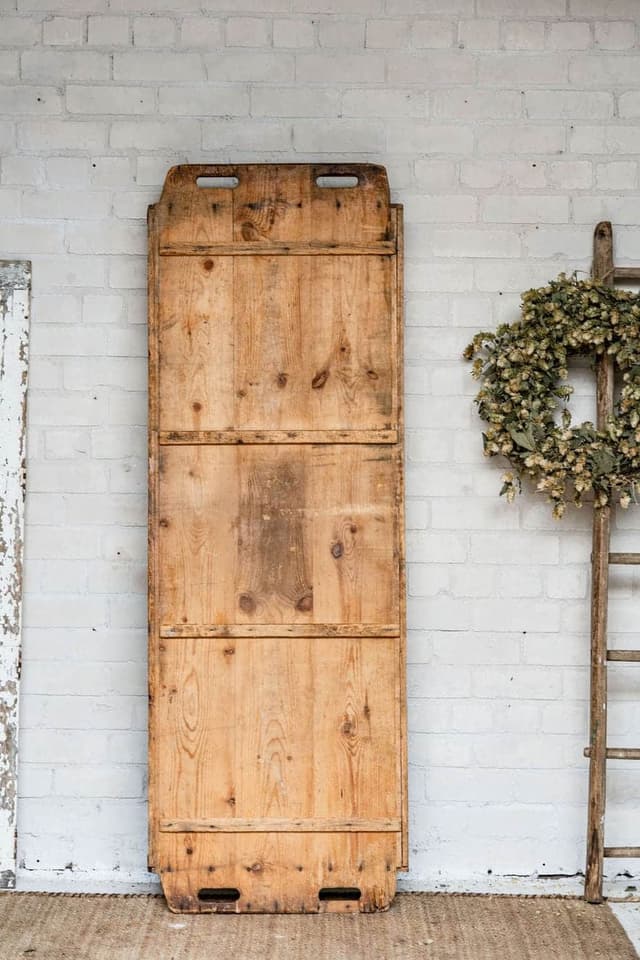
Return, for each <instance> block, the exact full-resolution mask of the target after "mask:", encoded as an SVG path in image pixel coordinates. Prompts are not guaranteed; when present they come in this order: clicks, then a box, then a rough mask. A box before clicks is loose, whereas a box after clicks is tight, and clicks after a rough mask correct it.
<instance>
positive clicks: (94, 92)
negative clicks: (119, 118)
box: [67, 85, 156, 116]
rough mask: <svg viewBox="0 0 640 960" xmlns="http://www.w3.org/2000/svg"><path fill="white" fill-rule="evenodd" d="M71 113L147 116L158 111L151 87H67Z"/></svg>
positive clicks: (68, 106)
mask: <svg viewBox="0 0 640 960" xmlns="http://www.w3.org/2000/svg"><path fill="white" fill-rule="evenodd" d="M67 109H68V110H69V112H70V113H86V114H89V115H92V116H95V115H98V114H116V115H117V114H132V113H133V114H145V113H154V112H155V109H156V105H155V95H154V91H153V90H151V89H150V88H149V87H125V86H109V87H93V86H74V85H69V86H67Z"/></svg>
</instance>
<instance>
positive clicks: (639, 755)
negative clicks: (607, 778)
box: [584, 747, 640, 760]
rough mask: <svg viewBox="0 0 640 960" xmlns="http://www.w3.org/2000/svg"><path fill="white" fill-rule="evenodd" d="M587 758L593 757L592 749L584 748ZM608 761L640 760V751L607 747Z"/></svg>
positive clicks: (632, 748)
mask: <svg viewBox="0 0 640 960" xmlns="http://www.w3.org/2000/svg"><path fill="white" fill-rule="evenodd" d="M584 755H585V757H590V756H591V747H585V748H584ZM607 760H640V749H637V748H636V747H607Z"/></svg>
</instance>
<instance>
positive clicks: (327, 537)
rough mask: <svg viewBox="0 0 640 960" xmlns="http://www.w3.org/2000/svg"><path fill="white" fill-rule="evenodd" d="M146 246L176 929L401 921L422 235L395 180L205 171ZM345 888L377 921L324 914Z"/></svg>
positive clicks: (154, 835)
mask: <svg viewBox="0 0 640 960" xmlns="http://www.w3.org/2000/svg"><path fill="white" fill-rule="evenodd" d="M331 175H341V176H344V175H354V176H356V177H357V186H355V187H346V186H339V187H331V188H329V189H325V188H323V187H321V186H320V185H319V184H318V182H317V178H318V177H323V176H331ZM198 177H236V178H237V180H238V185H237V187H236V188H235V189H233V190H230V189H228V188H225V187H221V186H213V187H206V188H204V189H202V188H200V187H198V186H197V184H196V181H197V178H198ZM149 222H150V281H149V294H150V297H149V299H150V307H149V311H150V312H149V321H150V339H149V343H150V384H151V386H150V463H151V467H150V492H151V497H150V541H149V542H150V592H149V611H150V651H149V655H150V704H151V712H150V724H151V731H150V784H151V785H150V833H151V847H152V850H151V855H150V864H151V865H152V866H153V867H154V868H155V869H156V870H158V872H159V873H160V876H161V880H162V884H163V889H164V891H165V894H166V896H167V901H168V903H169V906H170V908H171V909H172V910H176V911H182V912H230V911H231V912H265V911H267V912H269V911H271V912H293V911H301V912H322V911H339V912H346V913H349V912H353V911H365V912H366V911H372V910H379V909H385V908H386V907H388V905H389V903H390V902H391V899H392V897H393V894H394V891H395V872H396V870H397V869H398V868H399V867H400V865H401V864H404V863H406V856H407V794H406V732H405V724H406V715H405V711H406V707H405V691H404V660H405V638H404V633H405V611H404V564H403V561H402V554H403V550H404V517H403V510H404V491H403V485H402V473H403V463H402V457H403V448H402V381H401V365H402V310H401V303H402V259H401V240H402V220H401V211H400V209H399V208H397V207H394V208H393V209H392V208H391V206H390V204H389V193H388V185H387V181H386V174H385V172H384V170H383V168H380V167H375V166H370V165H358V164H355V165H354V164H338V165H328V164H322V165H288V164H277V165H194V166H189V167H184V166H183V167H176V168H173V169H172V170H171V171H170V172H169V174H168V175H167V179H166V182H165V187H164V189H163V194H162V197H161V199H160V201H159V203H158V204H156V206H155V208H153V211H152V213H151V215H150V221H149ZM338 887H346V888H358V890H359V895H358V897H357V899H351V900H349V899H348V900H344V899H335V898H334V899H329V900H325V899H322V900H321V899H320V896H319V893H320V890H321V889H323V888H338ZM235 889H237V895H236V894H233V896H227V894H226V893H225V891H227V892H228V891H229V890H231V891H232V892H233V890H235Z"/></svg>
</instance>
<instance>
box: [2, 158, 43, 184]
mask: <svg viewBox="0 0 640 960" xmlns="http://www.w3.org/2000/svg"><path fill="white" fill-rule="evenodd" d="M43 179H44V175H43V170H42V160H40V159H39V158H37V157H3V159H2V167H1V177H0V180H1V182H2V184H3V185H4V184H10V185H14V184H18V185H24V186H36V185H37V184H39V183H42V180H43Z"/></svg>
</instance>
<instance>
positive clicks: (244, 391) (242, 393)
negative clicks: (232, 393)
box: [237, 390, 247, 399]
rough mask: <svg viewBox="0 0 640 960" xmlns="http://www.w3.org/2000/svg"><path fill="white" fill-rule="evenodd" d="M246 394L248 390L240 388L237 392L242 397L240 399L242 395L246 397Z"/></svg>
mask: <svg viewBox="0 0 640 960" xmlns="http://www.w3.org/2000/svg"><path fill="white" fill-rule="evenodd" d="M246 395H247V391H246V390H238V392H237V396H238V397H240V399H242V397H246Z"/></svg>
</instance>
